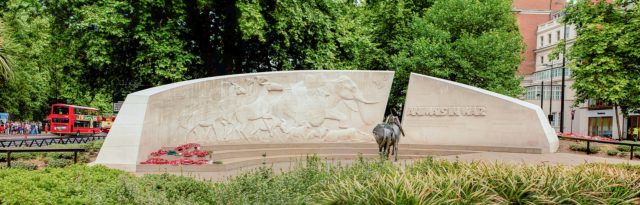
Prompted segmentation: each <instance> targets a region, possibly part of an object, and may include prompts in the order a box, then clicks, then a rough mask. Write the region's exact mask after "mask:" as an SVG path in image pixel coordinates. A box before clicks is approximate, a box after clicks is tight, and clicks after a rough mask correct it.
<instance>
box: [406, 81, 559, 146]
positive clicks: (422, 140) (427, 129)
mask: <svg viewBox="0 0 640 205" xmlns="http://www.w3.org/2000/svg"><path fill="white" fill-rule="evenodd" d="M402 125H403V128H404V131H405V133H406V135H407V137H406V138H402V140H401V142H402V143H408V144H429V145H442V146H443V147H446V146H451V147H455V148H457V149H460V148H464V147H467V148H469V149H473V150H486V151H506V152H530V153H549V152H556V151H557V150H558V145H559V144H558V143H559V142H558V137H557V136H556V133H555V131H554V130H553V128H551V126H550V125H549V121H548V120H547V118H546V117H545V115H544V113H543V111H542V110H541V109H540V107H538V106H536V105H533V104H531V103H528V102H525V101H522V100H519V99H515V98H512V97H508V96H504V95H500V94H497V93H494V92H490V91H487V90H483V89H480V88H476V87H472V86H468V85H464V84H460V83H456V82H452V81H448V80H443V79H439V78H434V77H429V76H425V75H419V74H415V73H412V74H411V78H410V80H409V88H408V90H407V99H406V101H405V105H404V113H403V119H402Z"/></svg>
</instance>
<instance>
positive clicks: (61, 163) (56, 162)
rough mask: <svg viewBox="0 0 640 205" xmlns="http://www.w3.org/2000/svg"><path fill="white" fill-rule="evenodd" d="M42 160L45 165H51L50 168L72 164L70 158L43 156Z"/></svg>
mask: <svg viewBox="0 0 640 205" xmlns="http://www.w3.org/2000/svg"><path fill="white" fill-rule="evenodd" d="M44 162H45V164H46V165H47V167H52V168H62V167H66V166H69V165H71V164H73V161H72V160H68V159H57V158H51V157H47V158H45V160H44Z"/></svg>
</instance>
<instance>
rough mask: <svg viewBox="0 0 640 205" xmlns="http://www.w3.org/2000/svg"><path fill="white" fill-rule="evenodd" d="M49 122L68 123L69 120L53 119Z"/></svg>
mask: <svg viewBox="0 0 640 205" xmlns="http://www.w3.org/2000/svg"><path fill="white" fill-rule="evenodd" d="M51 122H54V123H69V119H67V118H53V119H51Z"/></svg>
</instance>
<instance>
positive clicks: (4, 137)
mask: <svg viewBox="0 0 640 205" xmlns="http://www.w3.org/2000/svg"><path fill="white" fill-rule="evenodd" d="M106 135H107V134H106V133H99V134H96V135H95V136H106ZM51 137H65V135H62V136H59V135H54V134H37V135H27V138H26V139H42V138H51ZM14 139H25V137H24V135H5V134H0V140H14Z"/></svg>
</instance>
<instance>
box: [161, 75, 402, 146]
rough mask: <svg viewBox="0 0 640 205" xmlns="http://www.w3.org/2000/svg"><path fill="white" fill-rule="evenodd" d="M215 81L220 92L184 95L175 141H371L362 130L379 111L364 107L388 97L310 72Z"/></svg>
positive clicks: (377, 84)
mask: <svg viewBox="0 0 640 205" xmlns="http://www.w3.org/2000/svg"><path fill="white" fill-rule="evenodd" d="M388 80H389V79H381V80H374V81H372V82H369V84H371V86H372V88H375V90H380V92H388V91H387V90H382V89H383V88H384V86H382V84H384V83H385V82H386V81H388ZM216 83H219V87H218V88H219V91H217V92H215V93H218V94H219V96H209V97H208V98H207V99H201V100H189V99H186V100H183V102H182V103H184V106H185V107H186V108H187V109H182V110H183V112H178V113H179V116H177V117H178V122H179V123H178V124H179V129H178V133H185V138H183V139H180V138H177V139H174V140H172V141H173V142H179V141H196V142H207V141H225V142H296V141H297V142H338V141H370V140H371V136H370V134H369V133H368V132H364V131H363V130H367V129H368V127H371V126H373V124H375V123H376V122H374V121H375V120H373V119H376V117H377V116H366V113H367V110H370V109H372V107H371V106H372V105H376V104H378V103H385V102H386V99H384V100H381V99H378V100H371V99H368V98H367V97H365V94H364V92H363V90H362V89H361V88H360V87H359V86H358V84H356V83H355V82H354V81H353V80H352V79H351V78H350V77H348V76H346V75H340V76H338V77H337V78H336V77H334V78H327V77H325V76H324V75H317V74H308V75H304V77H303V78H302V79H299V80H297V81H293V82H289V83H287V82H277V81H276V80H270V79H269V78H267V77H265V76H253V77H247V78H236V79H227V80H221V81H218V82H216ZM387 83H388V82H387ZM371 90H372V89H368V91H369V92H370V91H371ZM202 102H206V104H202ZM363 128H365V129H363ZM173 142H172V143H173Z"/></svg>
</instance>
